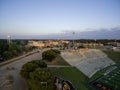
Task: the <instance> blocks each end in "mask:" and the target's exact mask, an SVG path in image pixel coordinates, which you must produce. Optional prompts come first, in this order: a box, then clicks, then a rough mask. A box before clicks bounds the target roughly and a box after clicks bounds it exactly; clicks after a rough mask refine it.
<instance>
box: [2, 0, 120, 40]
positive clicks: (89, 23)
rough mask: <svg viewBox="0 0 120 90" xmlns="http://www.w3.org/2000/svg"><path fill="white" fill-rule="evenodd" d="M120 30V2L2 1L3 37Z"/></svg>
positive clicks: (78, 0) (81, 0)
mask: <svg viewBox="0 0 120 90" xmlns="http://www.w3.org/2000/svg"><path fill="white" fill-rule="evenodd" d="M116 27H120V0H0V38H5V37H6V36H7V35H11V36H14V37H16V38H21V37H22V38H24V37H27V36H28V37H29V38H32V37H33V36H37V35H38V36H40V35H47V36H49V35H53V34H56V35H57V34H58V33H59V34H60V35H62V34H63V33H65V32H72V31H74V32H81V31H83V32H84V31H85V32H86V31H90V30H94V31H97V30H101V29H110V28H116Z"/></svg>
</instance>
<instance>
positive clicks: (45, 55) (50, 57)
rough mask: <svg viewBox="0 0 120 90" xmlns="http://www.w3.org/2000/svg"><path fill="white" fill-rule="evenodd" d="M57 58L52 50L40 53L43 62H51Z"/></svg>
mask: <svg viewBox="0 0 120 90" xmlns="http://www.w3.org/2000/svg"><path fill="white" fill-rule="evenodd" d="M56 57H57V54H56V53H55V52H54V51H53V50H47V51H44V52H43V53H42V58H43V59H44V60H48V61H52V60H53V59H54V58H56Z"/></svg>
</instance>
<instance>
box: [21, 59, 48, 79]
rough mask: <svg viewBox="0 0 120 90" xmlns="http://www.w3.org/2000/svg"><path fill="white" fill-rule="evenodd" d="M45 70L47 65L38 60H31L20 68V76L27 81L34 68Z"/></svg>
mask: <svg viewBox="0 0 120 90" xmlns="http://www.w3.org/2000/svg"><path fill="white" fill-rule="evenodd" d="M39 67H40V68H45V67H47V64H46V63H45V62H43V61H40V60H33V61H31V62H28V63H26V64H24V65H23V66H22V70H21V72H20V74H21V76H22V77H24V78H26V79H28V78H29V73H30V72H33V71H34V70H35V69H36V68H39Z"/></svg>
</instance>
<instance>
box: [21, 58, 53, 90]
mask: <svg viewBox="0 0 120 90" xmlns="http://www.w3.org/2000/svg"><path fill="white" fill-rule="evenodd" d="M46 67H47V65H46V63H44V62H43V61H40V60H34V61H31V62H28V63H26V64H24V65H23V67H22V70H21V72H20V74H21V76H22V77H24V78H25V79H26V81H27V83H28V89H29V90H48V89H49V90H54V89H53V88H54V76H53V74H52V73H51V72H50V71H49V69H47V68H46Z"/></svg>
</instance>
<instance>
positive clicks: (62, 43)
mask: <svg viewBox="0 0 120 90" xmlns="http://www.w3.org/2000/svg"><path fill="white" fill-rule="evenodd" d="M28 45H29V46H36V47H38V48H46V47H55V46H57V47H67V48H70V47H79V46H83V47H91V46H104V45H103V44H102V43H80V42H73V41H68V40H40V41H37V40H34V41H28Z"/></svg>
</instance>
